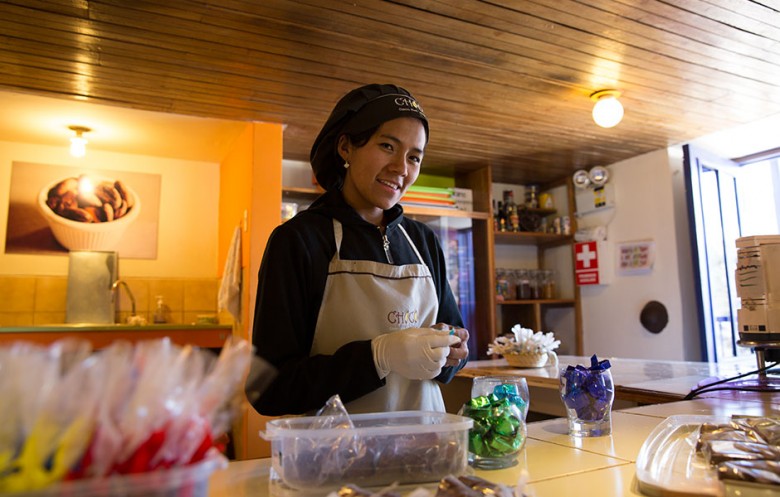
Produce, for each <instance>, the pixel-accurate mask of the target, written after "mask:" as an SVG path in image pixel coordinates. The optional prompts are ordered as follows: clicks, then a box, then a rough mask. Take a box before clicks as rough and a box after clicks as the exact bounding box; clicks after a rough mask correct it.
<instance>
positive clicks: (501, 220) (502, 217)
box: [496, 200, 507, 232]
mask: <svg viewBox="0 0 780 497" xmlns="http://www.w3.org/2000/svg"><path fill="white" fill-rule="evenodd" d="M496 212H497V216H498V230H497V231H501V232H503V231H507V223H506V210H505V208H504V202H502V201H501V200H499V201H498V209H497V210H496Z"/></svg>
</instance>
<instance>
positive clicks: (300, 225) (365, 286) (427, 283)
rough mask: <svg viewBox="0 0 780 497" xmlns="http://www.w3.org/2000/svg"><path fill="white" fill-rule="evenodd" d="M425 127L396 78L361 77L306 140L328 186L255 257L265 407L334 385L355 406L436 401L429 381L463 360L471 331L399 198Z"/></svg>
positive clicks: (432, 241) (300, 405)
mask: <svg viewBox="0 0 780 497" xmlns="http://www.w3.org/2000/svg"><path fill="white" fill-rule="evenodd" d="M427 141H428V119H427V117H426V116H425V114H424V113H423V110H422V106H421V105H420V104H419V103H418V102H417V101H416V100H415V98H414V97H413V96H412V95H411V94H410V93H409V92H408V91H406V90H405V89H403V88H400V87H398V86H395V85H367V86H363V87H360V88H357V89H355V90H352V91H351V92H349V93H347V94H346V95H345V96H344V97H342V99H341V100H340V101H339V102H338V103H337V104H336V106H335V108H334V109H333V111H332V113H331V115H330V117H329V118H328V120H327V121H326V123H325V125H324V126H323V128H322V130H321V131H320V133H319V135H318V136H317V139H316V140H315V142H314V145H313V146H312V149H311V164H312V169H313V170H314V173H315V176H316V178H317V180H318V182H319V183H320V185H321V186H322V187H324V188H325V189H326V192H325V193H324V194H323V195H322V196H320V197H319V198H318V199H317V200H315V201H314V203H313V204H312V205H311V207H310V208H308V209H306V210H304V211H302V212H299V213H298V214H297V215H296V216H295V217H293V218H292V219H290V220H288V221H287V222H285V223H284V224H282V225H281V226H279V227H278V228H276V230H275V231H274V232H273V233H272V235H271V237H270V239H269V241H268V245H267V246H266V251H265V255H264V257H263V263H262V266H261V268H260V277H259V283H258V291H257V302H256V306H255V319H254V323H255V324H254V332H253V341H254V345H255V347H256V350H257V353H258V354H259V355H260V356H261V357H262V358H264V359H266V360H267V361H269V362H270V363H272V364H273V365H274V366H275V367H276V368H277V369H278V370H279V374H278V375H277V377H276V378H275V380H274V382H273V384H271V385H270V387H269V388H268V389H267V390H266V391H265V392H264V393H263V395H262V396H260V397H259V399H257V401H256V402H254V404H253V405H254V407H255V409H257V410H258V412H260V413H261V414H266V415H281V414H293V413H305V412H311V411H314V410H316V409H319V408H321V407H322V406H323V405H324V404H325V403H326V401H327V400H328V399H329V398H330V397H332V396H334V395H339V396H340V397H341V399H342V400H343V401H344V402H345V403H346V406H347V408H348V409H349V412H350V413H360V412H375V411H398V410H409V409H412V410H419V409H422V410H432V411H444V402H443V399H442V397H441V392H440V390H439V386H438V384H437V381H438V382H448V381H450V380H451V379H452V377H453V376H454V374H455V373H456V372H457V371H458V370H459V369H460V368H462V367H463V366H464V365H465V362H466V360H467V357H468V346H467V341H468V337H469V334H468V331H467V330H466V329H465V328H463V320H462V317H461V315H460V312H459V310H458V306H457V304H456V302H455V298H454V297H453V294H452V290H451V289H450V286H449V281H448V279H447V271H446V260H445V258H444V254H443V251H442V248H441V245H440V242H439V240H438V238H437V236H436V234H435V233H434V232H433V231H432V230H431V228H429V227H428V226H427V225H425V224H423V223H421V222H418V221H415V220H412V219H409V218H407V217H405V216H404V215H403V208H402V207H401V205H400V204H399V203H398V202H399V201H400V199H401V197H402V196H403V194H404V192H405V191H406V190H407V189H408V188H409V186H411V185H412V184H413V183H414V181H415V180H416V179H417V177H418V175H419V173H420V166H421V163H422V158H423V153H424V150H425V146H426V144H427ZM399 317H402V319H399ZM347 323H349V324H347ZM451 330H454V331H452V332H451ZM290 392H295V394H294V395H290ZM247 393H248V394H250V395H249V397H250V398H252V395H251V392H247Z"/></svg>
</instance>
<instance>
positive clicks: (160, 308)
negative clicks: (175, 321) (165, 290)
mask: <svg viewBox="0 0 780 497" xmlns="http://www.w3.org/2000/svg"><path fill="white" fill-rule="evenodd" d="M156 299H157V306H156V307H155V309H154V322H155V323H157V324H160V323H166V322H167V321H168V320H167V319H166V317H165V302H163V297H162V295H158V296H157V297H156Z"/></svg>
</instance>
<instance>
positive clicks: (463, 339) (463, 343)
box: [432, 323, 469, 367]
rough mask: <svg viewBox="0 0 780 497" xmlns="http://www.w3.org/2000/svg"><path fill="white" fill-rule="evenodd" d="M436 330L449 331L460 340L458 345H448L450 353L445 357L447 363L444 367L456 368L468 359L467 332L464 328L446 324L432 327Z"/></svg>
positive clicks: (437, 324)
mask: <svg viewBox="0 0 780 497" xmlns="http://www.w3.org/2000/svg"><path fill="white" fill-rule="evenodd" d="M432 328H434V329H436V330H450V331H454V333H452V334H453V335H455V336H456V337H458V338H460V343H456V344H455V345H450V353H449V354H448V355H447V362H445V363H444V366H445V367H446V366H457V365H458V364H460V362H461V361H463V360H466V359H468V357H469V344H468V342H469V330H467V329H466V328H456V327H455V326H450V325H448V324H446V323H436V324H435V325H433V326H432Z"/></svg>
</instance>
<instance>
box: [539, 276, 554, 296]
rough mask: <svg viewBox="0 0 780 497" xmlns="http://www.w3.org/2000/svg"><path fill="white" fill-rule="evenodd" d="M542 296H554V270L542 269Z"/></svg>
mask: <svg viewBox="0 0 780 497" xmlns="http://www.w3.org/2000/svg"><path fill="white" fill-rule="evenodd" d="M542 275H543V276H542V298H543V299H554V298H555V271H553V270H552V269H545V270H543V271H542Z"/></svg>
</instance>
